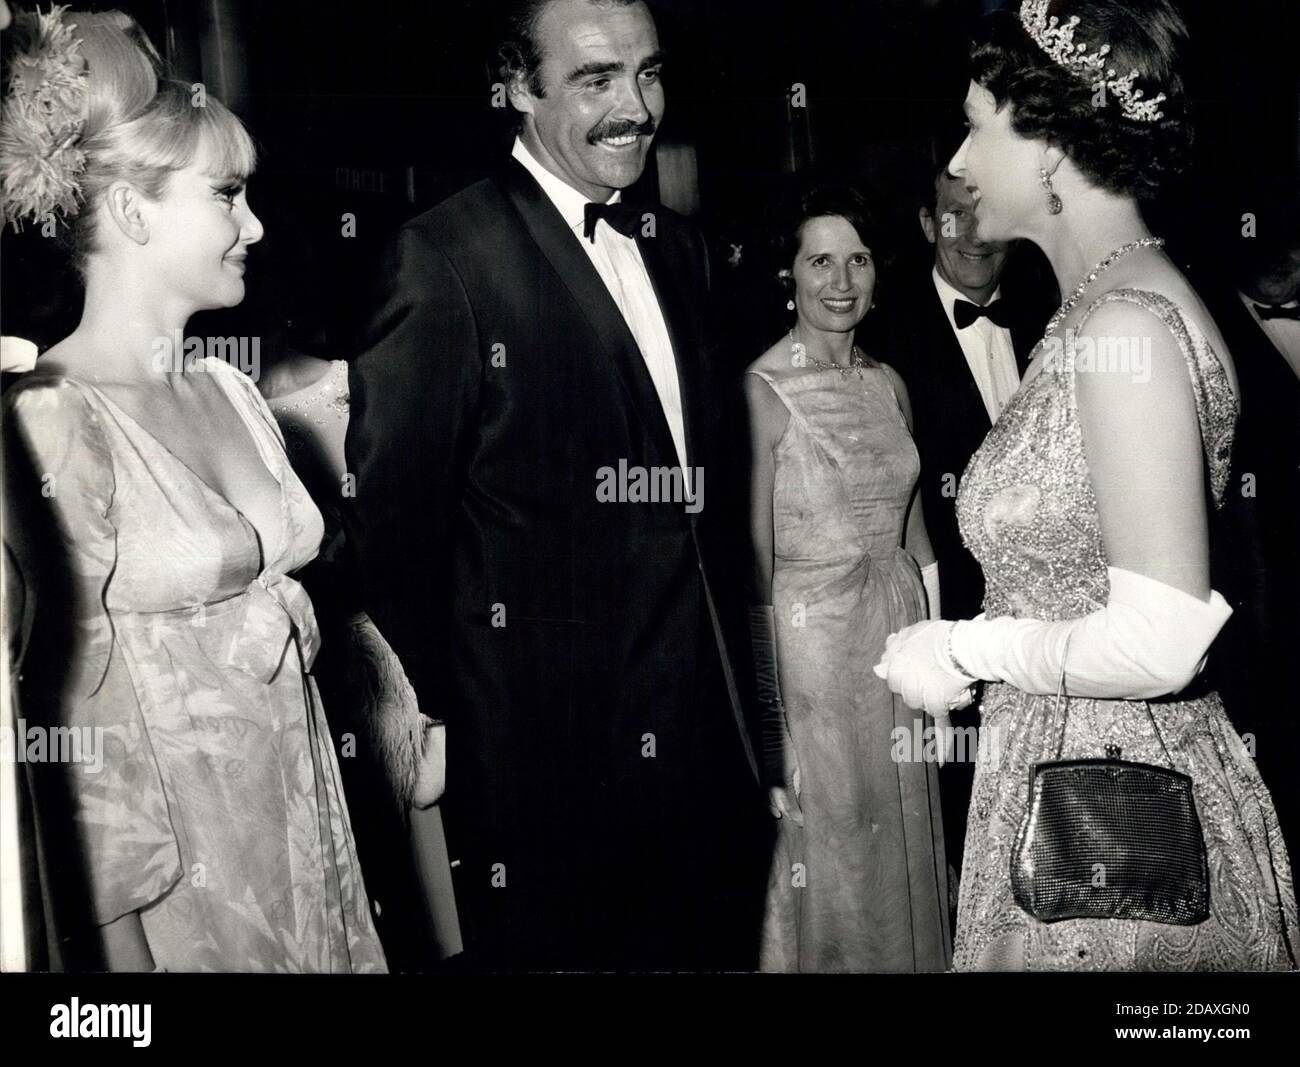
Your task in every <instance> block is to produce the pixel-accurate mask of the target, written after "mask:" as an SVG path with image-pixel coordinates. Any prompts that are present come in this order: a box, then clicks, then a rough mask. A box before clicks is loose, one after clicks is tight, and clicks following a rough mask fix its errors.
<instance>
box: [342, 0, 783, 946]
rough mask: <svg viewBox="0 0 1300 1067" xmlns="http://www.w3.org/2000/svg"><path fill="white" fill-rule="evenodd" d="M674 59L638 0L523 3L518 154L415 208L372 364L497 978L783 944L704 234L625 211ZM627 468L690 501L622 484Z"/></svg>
mask: <svg viewBox="0 0 1300 1067" xmlns="http://www.w3.org/2000/svg"><path fill="white" fill-rule="evenodd" d="M662 61H663V59H662V54H661V52H660V47H659V41H658V35H657V30H656V27H655V23H654V20H653V18H652V17H651V15H650V12H649V10H648V9H647V7H646V6H645V4H643V3H640V2H636V0H621V2H619V0H604V2H601V3H593V2H591V0H531V2H524V3H519V4H516V5H514V10H513V12H512V14H511V17H510V21H509V26H508V27H507V29H506V32H505V34H504V37H503V40H502V43H501V45H500V46H499V49H498V51H497V54H496V71H495V75H496V78H497V80H498V81H499V83H500V84H501V85H503V86H504V87H505V89H506V92H507V94H508V97H509V102H510V104H511V106H512V107H513V108H514V109H515V111H516V112H517V113H518V115H517V118H518V136H517V139H516V141H515V143H514V148H513V151H512V153H511V154H512V159H511V160H510V161H509V162H508V163H507V165H506V167H505V168H504V169H503V170H502V172H501V173H499V174H498V175H496V176H494V177H492V178H489V179H487V180H485V181H482V182H479V183H478V184H476V185H473V186H471V187H470V188H468V189H466V190H464V191H462V192H460V193H458V194H456V195H455V196H453V197H451V198H450V199H449V200H447V201H445V202H444V203H442V204H441V205H439V206H438V207H436V208H434V209H433V210H432V211H429V212H426V213H425V214H423V215H421V216H419V217H418V218H416V219H414V220H412V221H411V222H409V223H407V224H406V226H405V227H403V229H402V230H401V232H400V233H399V235H398V237H397V240H396V242H395V244H394V246H393V249H392V251H391V253H390V258H389V261H388V264H387V267H386V273H385V276H384V282H383V285H382V289H383V292H382V299H381V300H380V303H379V306H378V308H377V310H376V311H375V312H374V314H373V315H372V317H371V319H370V324H369V328H368V330H367V332H366V336H365V339H364V346H363V350H362V352H361V354H360V356H359V357H358V358H357V359H356V361H355V362H353V363H352V366H351V371H350V385H351V404H352V417H351V423H350V427H349V430H348V439H347V455H348V461H349V470H351V471H352V472H353V473H355V475H356V479H357V484H356V497H355V500H354V501H353V502H352V503H353V507H352V515H351V528H350V530H349V536H350V538H351V539H352V543H353V545H354V546H355V547H356V549H357V551H358V553H359V556H360V561H361V565H362V571H363V574H364V577H365V582H366V587H367V608H368V610H369V612H370V614H371V615H372V617H373V618H374V620H375V622H376V623H377V624H378V626H379V628H380V630H381V631H382V632H383V634H384V635H385V637H387V638H388V640H389V642H390V643H391V644H392V646H393V648H394V649H395V650H396V651H397V653H398V655H399V656H400V658H401V660H402V663H403V665H404V667H405V669H406V672H407V673H408V675H409V676H410V679H411V681H412V683H413V685H414V687H415V690H416V693H417V695H418V697H419V703H420V709H421V711H422V712H424V714H426V715H428V716H430V717H432V718H435V719H440V720H445V722H446V728H447V732H446V737H447V779H446V780H447V786H446V795H445V799H444V800H443V805H444V813H445V817H446V822H447V834H448V839H449V845H450V853H451V858H452V860H453V862H454V871H455V879H456V895H457V907H458V910H459V912H460V915H461V918H462V923H463V934H464V939H465V942H466V946H467V957H466V965H467V966H468V967H470V968H472V969H480V968H482V969H492V970H502V969H504V970H533V969H545V970H550V969H562V970H591V969H618V970H622V969H668V970H676V969H695V968H715V967H716V968H746V967H753V966H755V964H756V958H757V948H756V944H757V934H758V930H759V927H760V923H761V905H762V894H763V889H764V882H765V874H766V866H765V858H764V857H763V856H762V855H761V834H762V832H763V831H764V830H765V829H766V823H765V820H764V815H765V807H764V804H763V798H762V796H761V794H760V792H759V789H758V784H757V776H756V771H755V769H754V760H753V754H752V750H751V748H750V745H749V741H748V737H747V734H746V732H745V730H744V727H743V718H742V715H741V710H740V707H739V701H738V698H737V696H736V689H735V684H734V679H733V677H732V675H731V672H730V667H729V664H728V661H727V657H726V654H725V650H724V646H723V643H722V634H721V627H720V622H719V613H718V612H717V610H716V602H715V601H714V591H713V590H712V589H711V588H710V577H709V575H710V568H709V566H708V560H709V558H710V555H709V553H707V552H706V549H705V546H706V545H707V544H708V543H709V539H708V536H707V534H706V531H707V528H708V526H709V519H710V517H711V516H710V512H711V510H712V511H713V513H714V517H716V511H717V509H716V508H715V509H710V508H709V507H707V506H704V505H707V503H708V501H707V500H706V499H705V498H704V496H703V495H702V494H704V493H705V492H706V487H707V485H708V482H707V481H706V480H705V479H704V477H703V472H704V471H705V470H706V469H707V468H708V464H709V462H710V456H711V455H715V454H716V453H715V452H713V451H711V443H710V440H709V438H710V435H711V432H712V427H713V425H714V422H715V419H714V407H713V403H714V402H713V400H712V395H713V390H712V388H711V384H710V380H709V379H710V367H709V364H708V354H709V353H708V344H707V339H706V331H705V329H704V323H705V321H706V318H707V316H708V312H709V304H708V295H707V293H708V270H707V263H706V253H705V245H704V241H703V240H702V238H701V236H700V234H699V232H698V231H697V230H696V229H695V227H694V226H692V225H691V224H690V223H689V222H687V221H686V220H685V219H684V218H681V217H680V216H678V215H675V214H674V213H673V212H671V211H669V210H668V209H667V208H665V207H663V206H662V205H659V204H649V205H645V206H640V205H638V207H637V208H635V209H628V208H626V207H625V206H624V205H623V204H622V203H621V197H622V191H623V190H625V189H627V188H628V187H629V186H631V185H632V184H633V183H634V182H635V181H636V180H637V179H638V178H639V177H640V176H641V173H642V171H643V169H644V167H645V164H646V161H647V159H648V157H649V154H650V148H651V143H652V140H653V137H654V134H655V131H656V129H657V127H658V124H659V121H660V119H661V117H662V115H663V111H664V87H663V84H662V81H661V66H662ZM625 469H626V470H631V471H642V472H650V473H651V484H654V485H657V486H658V487H660V488H661V489H662V488H663V487H665V486H667V487H669V488H672V487H676V490H675V491H674V492H672V493H671V494H669V495H670V498H668V499H665V498H664V496H663V494H662V493H660V494H657V495H655V494H652V495H651V498H650V499H646V498H645V495H644V494H635V493H633V492H632V491H631V490H629V491H628V492H626V493H623V492H622V490H620V491H619V494H620V495H619V498H618V499H611V498H610V493H609V491H608V490H609V486H610V485H611V483H612V482H613V479H611V477H610V475H609V472H612V471H622V470H625ZM684 472H687V473H688V476H684ZM620 484H622V483H620ZM628 484H631V483H630V481H629V483H628ZM638 484H640V485H642V486H643V487H644V485H645V484H647V483H646V482H645V481H641V482H639V483H638ZM602 489H603V490H604V491H602ZM624 496H625V497H626V499H623V497H624Z"/></svg>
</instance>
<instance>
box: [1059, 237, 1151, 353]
mask: <svg viewBox="0 0 1300 1067" xmlns="http://www.w3.org/2000/svg"><path fill="white" fill-rule="evenodd" d="M1164 245H1165V242H1164V238H1163V237H1142V238H1139V239H1138V240H1136V241H1130V242H1129V243H1128V244H1126V245H1120V246H1119V248H1117V249H1115V251H1113V252H1111V253H1110V255H1108V256H1106V257H1105V258H1104V259H1102V261H1101V262H1100V263H1098V264H1097V265H1096V266H1095V267H1093V268H1092V270H1091V271H1089V272H1088V273H1087V274H1085V275H1084V277H1083V281H1081V282H1080V283H1079V284H1078V285H1076V286H1075V287H1074V291H1073V292H1072V293H1071V294H1070V295H1069V296H1068V297H1066V300H1065V303H1063V304H1062V305H1061V306H1060V307H1059V308H1057V309H1056V314H1054V315H1053V316H1052V317H1051V318H1050V319H1048V320H1047V329H1045V330H1044V331H1043V337H1044V338H1046V337H1049V336H1051V334H1052V332H1053V331H1054V330H1055V329H1056V328H1057V327H1058V326H1059V325H1060V324H1061V320H1062V319H1064V318H1065V316H1066V315H1068V314H1069V313H1070V312H1071V311H1073V310H1074V308H1075V305H1076V304H1078V303H1079V300H1080V298H1081V297H1082V296H1083V294H1084V291H1085V290H1086V289H1087V288H1088V286H1090V285H1091V284H1092V283H1093V282H1095V281H1096V280H1097V277H1098V275H1101V274H1104V273H1105V272H1106V271H1107V270H1109V269H1110V268H1111V267H1112V266H1114V265H1115V263H1116V262H1117V261H1118V260H1120V259H1122V258H1123V257H1124V256H1127V255H1128V254H1129V253H1130V252H1134V251H1136V250H1137V249H1139V248H1163V247H1164Z"/></svg>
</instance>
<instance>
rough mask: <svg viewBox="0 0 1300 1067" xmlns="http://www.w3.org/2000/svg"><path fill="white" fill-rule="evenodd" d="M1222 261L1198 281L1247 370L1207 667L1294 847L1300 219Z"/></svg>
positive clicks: (1289, 212) (1289, 219)
mask: <svg viewBox="0 0 1300 1067" xmlns="http://www.w3.org/2000/svg"><path fill="white" fill-rule="evenodd" d="M1250 203H1251V205H1252V207H1254V208H1255V210H1256V212H1257V213H1258V219H1257V223H1258V232H1257V233H1256V232H1252V231H1247V232H1246V233H1245V234H1241V233H1236V234H1235V235H1234V243H1233V245H1232V247H1231V250H1230V251H1229V252H1228V254H1227V255H1224V256H1222V257H1220V261H1221V262H1226V263H1229V264H1231V267H1230V269H1231V270H1232V272H1233V274H1234V275H1235V277H1231V278H1228V279H1224V278H1219V279H1214V278H1210V277H1208V276H1206V277H1199V278H1198V279H1197V290H1198V292H1199V293H1200V295H1201V297H1202V298H1203V299H1204V300H1205V302H1206V306H1207V307H1208V308H1209V310H1210V313H1211V315H1212V316H1213V317H1214V322H1215V325H1217V326H1218V327H1219V331H1220V333H1222V334H1223V339H1224V342H1225V343H1226V344H1227V347H1228V351H1229V352H1230V353H1231V355H1232V361H1233V365H1234V366H1235V368H1236V371H1237V384H1238V393H1239V402H1240V413H1239V417H1238V420H1237V430H1236V435H1235V438H1234V440H1233V449H1232V468H1233V473H1232V478H1231V480H1230V482H1229V486H1228V492H1227V496H1226V499H1225V504H1224V507H1223V509H1222V510H1221V511H1220V513H1219V514H1218V515H1217V516H1216V524H1217V525H1216V528H1215V534H1216V536H1215V537H1214V538H1213V539H1212V541H1211V545H1212V547H1213V552H1212V556H1211V560H1212V563H1213V566H1214V571H1215V581H1216V585H1215V588H1217V589H1222V590H1223V591H1224V593H1225V595H1226V596H1227V597H1228V600H1229V602H1230V603H1231V604H1232V606H1233V609H1234V610H1233V614H1232V617H1231V618H1230V619H1229V620H1228V622H1227V624H1226V625H1225V626H1224V628H1223V632H1222V633H1221V634H1220V635H1219V638H1218V639H1217V640H1216V641H1215V644H1214V648H1213V650H1212V651H1211V653H1210V658H1209V666H1208V673H1209V674H1210V675H1211V676H1212V677H1213V680H1214V684H1215V687H1216V688H1217V689H1218V690H1219V692H1220V693H1221V694H1222V696H1223V700H1224V705H1225V707H1226V709H1227V711H1228V714H1229V716H1230V717H1231V719H1232V722H1233V725H1234V726H1235V727H1236V728H1237V730H1238V731H1239V732H1240V733H1242V734H1243V735H1246V736H1247V738H1248V743H1249V745H1250V748H1249V751H1251V752H1252V753H1253V754H1254V756H1255V758H1256V760H1257V762H1258V765H1259V770H1260V774H1261V775H1262V776H1263V778H1264V782H1265V784H1266V785H1268V787H1269V789H1270V791H1271V792H1272V794H1273V799H1274V802H1275V804H1276V806H1277V811H1278V816H1279V819H1280V821H1281V823H1282V830H1283V833H1284V835H1285V836H1286V839H1287V843H1288V845H1289V846H1290V847H1291V849H1292V850H1294V849H1295V848H1296V847H1297V836H1298V835H1300V785H1298V784H1297V781H1296V775H1295V754H1296V751H1297V749H1300V723H1298V722H1297V717H1296V715H1295V714H1294V713H1292V712H1291V711H1290V710H1289V708H1290V707H1291V706H1292V705H1293V704H1294V693H1293V690H1294V687H1295V686H1294V675H1295V672H1294V669H1293V667H1292V663H1293V662H1294V659H1295V652H1296V649H1297V647H1300V551H1298V549H1300V507H1297V503H1296V502H1297V501H1300V220H1298V219H1297V218H1296V210H1295V208H1294V206H1290V207H1288V208H1287V209H1281V210H1279V209H1273V210H1271V211H1270V210H1260V208H1261V205H1258V204H1256V203H1255V202H1254V201H1250Z"/></svg>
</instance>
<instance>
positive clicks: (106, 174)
mask: <svg viewBox="0 0 1300 1067" xmlns="http://www.w3.org/2000/svg"><path fill="white" fill-rule="evenodd" d="M64 17H65V18H66V20H67V22H68V23H69V25H72V26H73V27H74V34H75V36H76V37H77V39H78V40H79V41H80V43H81V49H80V51H81V55H82V57H83V58H84V59H85V61H86V75H87V84H86V90H87V91H86V108H85V125H84V127H83V130H82V135H81V140H80V144H79V147H80V148H81V150H82V151H83V152H84V153H85V158H86V168H85V171H84V172H83V173H82V175H81V178H80V185H81V190H80V200H81V202H82V207H81V211H80V212H79V213H78V215H77V216H76V218H75V219H74V220H73V223H72V231H71V237H72V256H73V262H74V264H75V265H76V267H77V269H78V270H79V271H80V272H81V273H82V274H83V275H84V273H85V267H86V261H87V257H88V256H90V255H91V254H93V253H94V252H95V251H96V250H97V247H98V245H97V242H96V231H97V214H98V209H99V207H100V205H101V203H102V202H103V200H104V194H105V193H106V192H107V190H108V188H109V186H111V185H112V184H113V183H114V182H117V181H126V182H129V183H130V184H131V185H133V186H135V187H136V188H137V189H139V190H140V192H141V193H143V194H144V195H145V196H146V197H148V198H149V199H151V200H158V199H160V198H161V197H162V196H163V194H164V193H165V191H166V186H167V181H168V179H169V178H170V177H171V175H172V174H173V173H174V172H176V171H179V170H183V169H184V168H186V167H188V166H189V165H190V164H191V163H193V162H194V159H195V156H196V155H197V154H198V153H199V151H200V149H201V148H202V147H203V146H204V145H205V144H206V145H207V146H208V147H209V148H210V150H211V158H212V166H213V171H212V173H213V174H214V175H219V176H222V177H230V178H232V179H234V180H237V181H242V180H244V179H246V178H247V177H248V175H249V174H251V173H252V171H253V168H254V166H255V165H256V162H257V150H256V148H255V147H254V145H253V141H252V138H251V137H249V135H248V131H247V130H246V129H244V125H243V123H242V122H240V121H239V119H238V118H236V116H235V115H234V114H233V113H232V112H231V111H230V110H229V109H228V108H226V107H225V105H224V104H222V103H221V102H220V101H219V100H217V99H216V98H215V97H212V96H210V95H207V94H206V93H203V95H202V97H200V96H199V93H200V92H201V87H198V86H190V85H186V84H185V83H183V82H179V81H175V80H172V79H169V78H167V77H165V71H164V66H163V62H162V60H161V59H160V57H159V55H158V52H157V51H156V50H155V48H154V46H153V44H152V43H151V42H150V40H149V38H148V36H147V35H146V34H145V32H144V30H142V29H141V28H140V26H139V24H138V23H136V21H135V20H134V19H133V18H131V17H130V16H129V15H126V14H124V13H122V12H121V11H108V12H102V13H93V14H92V13H88V12H67V13H66V14H65V16H64Z"/></svg>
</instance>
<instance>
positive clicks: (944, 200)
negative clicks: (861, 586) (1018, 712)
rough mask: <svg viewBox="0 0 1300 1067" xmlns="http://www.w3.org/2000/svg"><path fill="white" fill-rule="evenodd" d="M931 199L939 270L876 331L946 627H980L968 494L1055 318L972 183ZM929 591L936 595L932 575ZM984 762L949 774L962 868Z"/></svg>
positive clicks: (940, 190)
mask: <svg viewBox="0 0 1300 1067" xmlns="http://www.w3.org/2000/svg"><path fill="white" fill-rule="evenodd" d="M927 192H929V193H930V195H929V196H927V197H926V199H925V202H923V203H922V205H921V207H920V209H919V218H920V223H921V229H922V232H923V233H924V234H925V238H926V240H927V241H928V242H929V243H930V245H931V246H932V247H933V256H932V257H931V258H930V260H929V261H928V262H927V263H926V266H927V267H928V268H929V269H928V270H925V271H923V272H919V271H918V272H917V273H916V275H915V277H909V278H904V279H902V280H901V281H899V282H898V283H897V284H895V285H894V286H893V287H892V293H891V294H890V295H888V296H887V297H886V298H885V299H884V300H882V306H881V307H880V309H879V311H878V312H877V315H878V316H879V317H878V321H877V322H876V323H875V324H874V329H875V331H876V336H877V340H876V343H877V344H878V345H879V349H880V351H879V353H878V354H879V355H880V357H881V358H882V359H884V360H886V361H888V362H889V363H891V364H892V365H893V366H894V367H895V368H897V370H898V371H899V373H900V374H901V375H902V376H903V379H904V381H905V382H906V384H907V389H908V393H909V394H910V396H911V399H912V411H913V418H914V425H915V431H914V436H915V438H916V446H917V450H918V451H919V452H920V454H921V493H920V499H921V503H922V506H923V507H924V509H925V524H926V529H927V530H928V532H929V534H930V543H931V544H932V545H933V546H934V553H935V558H936V560H937V561H938V580H939V587H940V589H941V590H942V613H943V618H945V619H969V618H972V617H974V616H975V615H977V614H979V613H980V612H981V611H982V610H983V603H984V575H983V572H982V571H981V570H980V566H979V563H978V562H977V561H976V560H975V557H974V556H972V555H971V554H970V552H968V551H967V550H966V546H965V545H964V544H963V543H962V539H961V533H960V532H959V530H958V528H957V511H956V503H957V486H958V483H959V481H960V479H961V476H962V474H963V473H964V472H965V470H966V464H967V463H968V462H969V461H970V458H971V456H973V455H974V454H975V451H976V450H977V449H978V448H979V446H980V445H981V444H982V443H983V441H984V437H985V435H986V434H988V432H989V430H990V429H991V428H992V425H993V422H994V421H995V420H996V418H997V416H998V414H1000V413H1001V410H1002V408H1003V407H1004V406H1005V405H1006V402H1007V401H1008V400H1009V399H1010V398H1011V396H1012V395H1013V394H1014V393H1015V391H1016V389H1017V388H1018V387H1019V385H1020V378H1021V376H1022V375H1023V374H1024V371H1025V367H1026V366H1027V365H1028V361H1029V353H1030V351H1031V350H1032V349H1033V346H1034V344H1035V343H1036V342H1037V341H1038V339H1039V337H1040V336H1041V333H1042V328H1043V325H1044V323H1045V322H1046V320H1047V315H1046V312H1045V310H1044V309H1043V308H1041V306H1038V307H1036V306H1035V302H1033V301H1029V300H1020V301H1016V300H1013V299H1011V298H1008V297H1004V296H1003V294H1002V292H1001V289H1000V284H1001V280H1002V274H1003V271H1004V269H1005V267H1006V265H1007V260H1008V256H1009V253H1010V251H1011V250H1010V248H1009V247H1008V245H1007V244H1005V243H1004V242H999V241H981V240H980V239H979V237H978V236H977V234H976V232H975V214H974V201H973V200H972V198H971V195H970V193H969V192H968V191H967V190H966V187H965V186H964V184H963V183H962V182H961V181H960V180H959V179H958V178H955V177H953V176H952V175H950V174H948V172H947V170H946V168H941V169H940V170H939V172H938V173H937V174H936V175H935V177H934V181H933V184H932V185H928V186H927ZM927 587H928V588H930V589H932V588H933V582H932V579H931V578H930V576H927ZM932 599H933V598H932ZM976 714H977V713H976V712H975V711H974V710H973V709H972V710H970V711H968V712H966V713H958V714H957V715H955V716H954V718H953V723H954V725H956V726H959V727H965V726H970V725H976V719H975V716H976ZM973 758H974V757H973V751H972V755H971V757H970V759H969V760H968V761H967V762H965V763H949V764H947V765H945V766H944V768H943V769H942V770H941V772H940V783H941V796H942V798H943V819H944V837H945V845H946V848H947V852H948V856H949V858H950V859H952V861H953V863H954V864H955V865H956V866H957V867H958V869H960V857H961V851H962V845H963V843H964V841H965V837H966V808H967V805H968V803H969V799H970V788H971V782H972V780H973V777H974V763H973Z"/></svg>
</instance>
